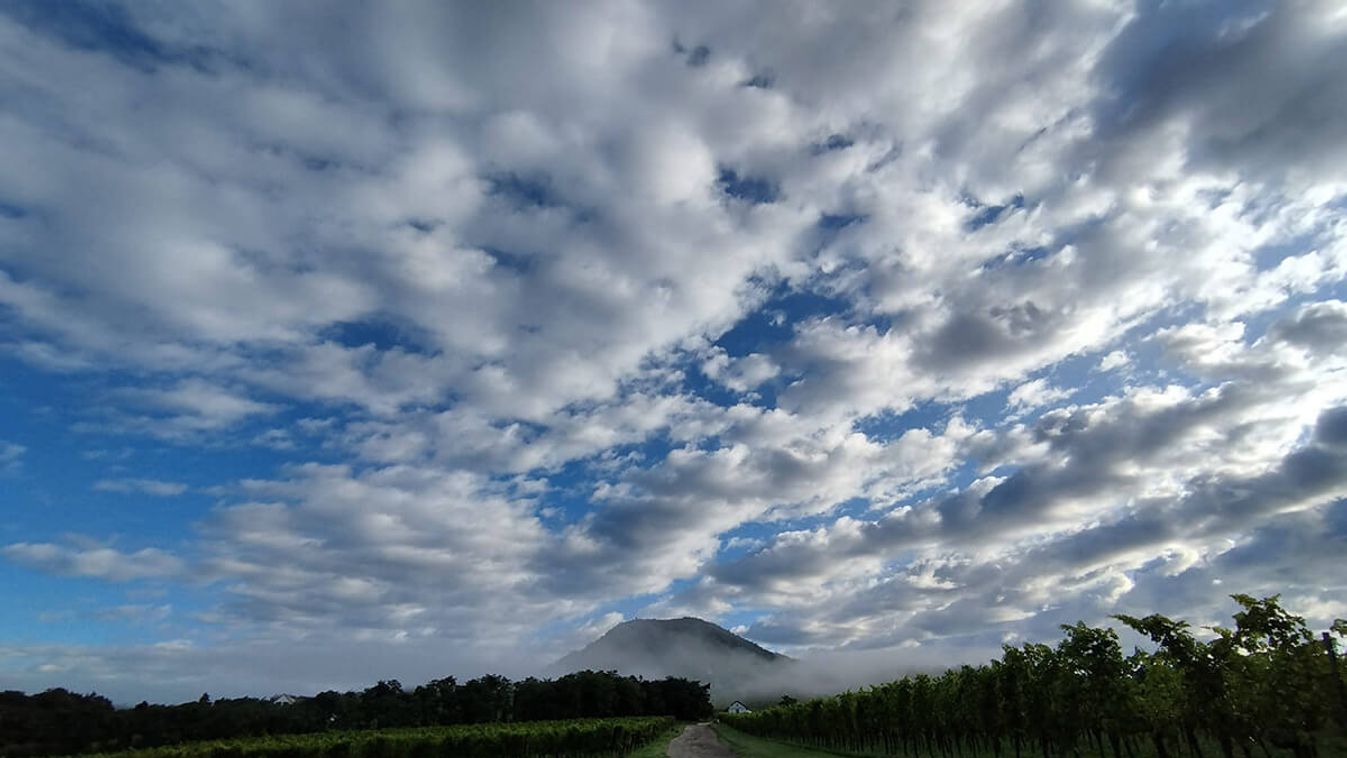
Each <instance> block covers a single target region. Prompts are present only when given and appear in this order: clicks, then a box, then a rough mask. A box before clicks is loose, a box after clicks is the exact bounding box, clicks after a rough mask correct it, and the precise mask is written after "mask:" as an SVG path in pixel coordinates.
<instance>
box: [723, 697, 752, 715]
mask: <svg viewBox="0 0 1347 758" xmlns="http://www.w3.org/2000/svg"><path fill="white" fill-rule="evenodd" d="M750 710H752V709H750V708H749V707H748V706H746V705H744V704H743V703H741V702H739V701H738V700H736V701H734V702H733V703H730V707H729V708H726V709H725V711H726V712H728V713H748V712H749V711H750Z"/></svg>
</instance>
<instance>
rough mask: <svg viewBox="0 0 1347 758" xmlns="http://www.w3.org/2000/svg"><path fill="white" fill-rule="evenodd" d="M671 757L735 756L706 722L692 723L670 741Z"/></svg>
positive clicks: (709, 757) (722, 757) (715, 757)
mask: <svg viewBox="0 0 1347 758" xmlns="http://www.w3.org/2000/svg"><path fill="white" fill-rule="evenodd" d="M669 758H735V756H734V753H733V752H731V751H730V749H729V748H727V747H725V743H723V742H721V741H720V738H719V737H717V736H716V733H715V732H713V731H711V727H709V726H707V725H706V724H691V725H689V726H688V728H687V729H684V730H683V733H682V734H680V735H678V736H677V737H676V738H674V741H673V742H670V743H669Z"/></svg>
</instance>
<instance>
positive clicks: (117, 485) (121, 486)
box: [94, 479, 187, 497]
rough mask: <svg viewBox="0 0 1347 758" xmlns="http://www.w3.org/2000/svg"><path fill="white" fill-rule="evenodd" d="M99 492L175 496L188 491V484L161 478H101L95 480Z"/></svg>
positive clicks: (95, 487)
mask: <svg viewBox="0 0 1347 758" xmlns="http://www.w3.org/2000/svg"><path fill="white" fill-rule="evenodd" d="M94 489H95V490H97V491H99V492H118V493H122V494H128V495H129V494H142V495H153V496H155V497H174V496H176V495H181V494H182V493H184V492H186V491H187V485H185V484H183V483H181V482H166V481H163V480H160V479H99V480H98V481H96V482H94Z"/></svg>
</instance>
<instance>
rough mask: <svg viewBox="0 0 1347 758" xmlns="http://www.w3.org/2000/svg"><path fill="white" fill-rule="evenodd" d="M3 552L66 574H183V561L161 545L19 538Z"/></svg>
mask: <svg viewBox="0 0 1347 758" xmlns="http://www.w3.org/2000/svg"><path fill="white" fill-rule="evenodd" d="M0 555H4V556H5V557H6V558H8V559H10V560H12V561H15V562H17V563H20V564H22V565H24V566H28V567H30V568H35V569H40V570H42V571H49V572H51V573H54V574H62V575H66V576H87V577H95V578H98V579H107V580H108V581H113V582H126V581H131V580H135V579H151V578H168V577H173V576H178V575H181V574H182V571H183V568H184V566H183V562H182V561H181V560H179V559H178V558H177V557H176V556H174V555H173V554H171V553H168V552H165V551H163V550H160V549H158V548H152V547H147V548H142V549H140V550H137V551H135V552H131V553H126V552H122V551H119V550H116V549H114V548H111V547H101V546H92V545H90V546H63V545H56V544H52V543H50V542H37V543H33V542H16V543H13V544H9V545H5V546H4V547H0Z"/></svg>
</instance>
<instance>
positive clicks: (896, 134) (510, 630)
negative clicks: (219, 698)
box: [0, 0, 1347, 701]
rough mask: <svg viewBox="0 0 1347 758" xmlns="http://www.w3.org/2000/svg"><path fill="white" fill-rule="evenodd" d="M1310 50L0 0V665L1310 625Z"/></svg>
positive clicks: (876, 29) (1324, 72)
mask: <svg viewBox="0 0 1347 758" xmlns="http://www.w3.org/2000/svg"><path fill="white" fill-rule="evenodd" d="M1344 55H1347V16H1344V15H1343V14H1342V12H1341V10H1340V9H1339V8H1338V7H1337V4H1336V3H1333V2H1328V1H1327V0H1322V1H1319V0H1303V1H1302V2H1295V3H1265V2H1245V3H1227V2H1197V1H1196V0H1194V1H1191V2H1177V3H1152V2H1123V1H1122V0H1079V1H1078V2H1063V3H1053V4H1049V5H1041V4H1032V3H997V4H987V5H977V4H962V3H939V2H929V3H928V2H908V3H902V4H900V6H893V5H892V4H880V3H877V4H864V3H854V4H846V5H843V6H835V7H829V6H820V5H818V4H814V3H801V4H800V7H798V8H794V9H784V10H783V9H781V8H780V5H779V4H777V3H772V4H770V5H769V6H766V7H764V6H762V5H758V4H754V3H746V4H740V5H734V6H726V5H724V4H719V3H707V4H693V5H687V4H684V3H671V4H662V3H643V4H637V3H629V2H593V3H582V4H578V5H571V4H568V5H567V6H565V7H563V6H559V5H555V4H547V3H542V4H523V3H521V4H490V5H482V4H473V3H461V4H460V3H409V4H405V5H398V6H396V7H390V6H378V7H371V6H367V5H361V4H344V3H338V4H335V5H333V4H330V3H324V4H317V3H300V2H296V3H284V4H272V3H256V4H250V3H243V4H239V3H228V4H217V3H200V4H191V5H184V4H152V3H128V4H121V3H115V2H69V3H61V4H51V3H40V2H33V3H28V2H14V3H8V4H5V5H3V6H0V60H3V61H4V65H3V66H0V94H2V96H3V98H4V101H5V103H6V108H5V110H4V114H3V115H0V140H3V143H4V144H5V145H6V146H7V149H6V150H5V151H4V154H3V156H0V390H2V391H0V509H2V510H3V515H4V518H3V519H0V593H3V594H0V599H2V600H3V601H4V604H5V608H6V613H5V614H3V615H2V616H0V678H3V679H4V680H5V681H6V683H7V686H8V685H10V684H11V683H12V686H17V687H21V688H24V689H29V690H36V689H42V688H45V687H49V686H57V685H61V686H68V687H72V688H75V689H80V690H98V691H100V692H106V693H109V694H111V695H113V696H114V697H115V698H117V699H119V701H134V700H139V699H141V698H144V697H149V698H151V699H165V700H174V699H185V698H194V697H196V696H197V695H198V694H199V693H200V692H201V691H202V690H208V691H210V692H211V693H212V694H216V695H227V694H240V693H252V694H269V693H272V692H279V691H291V692H308V691H316V690H319V689H324V688H328V687H353V686H360V685H363V684H366V683H368V682H371V681H373V680H375V679H379V678H388V677H398V678H399V679H401V680H402V681H405V682H417V681H422V680H425V679H428V678H431V677H434V676H440V675H443V674H446V673H456V674H458V675H472V674H477V673H483V672H485V671H501V672H504V673H507V674H515V675H518V674H522V673H527V672H530V671H533V670H536V669H537V668H538V667H540V666H541V665H542V664H545V663H547V662H549V661H551V660H553V659H555V658H556V657H559V656H560V655H561V654H563V653H564V652H566V651H567V650H569V649H572V648H574V647H577V646H579V645H581V644H583V643H584V642H586V641H587V640H588V639H590V638H592V637H594V636H596V635H597V634H599V633H601V632H602V631H603V630H604V629H606V628H607V627H608V626H611V625H612V624H614V623H616V622H618V621H620V620H622V619H624V618H632V617H637V616H640V617H652V616H653V617H665V616H673V615H697V616H701V617H704V618H708V619H711V620H715V621H718V622H720V623H722V624H724V625H726V626H728V627H732V628H734V629H736V630H738V631H740V632H742V633H744V634H745V635H747V636H749V637H750V638H752V639H754V640H755V641H758V642H761V643H763V644H766V645H768V646H771V647H774V648H777V649H781V650H783V651H785V652H788V653H791V654H793V655H800V656H806V657H807V656H810V655H826V656H840V658H832V659H831V660H845V659H848V658H847V657H848V656H850V658H849V660H852V661H854V662H855V665H856V668H857V669H858V670H859V669H866V670H867V671H868V673H869V674H871V675H873V673H874V671H875V669H876V665H877V664H876V663H875V662H876V661H883V662H884V665H887V666H893V667H897V666H901V665H907V664H912V665H941V664H945V663H954V662H958V661H962V660H972V659H978V658H981V657H985V656H987V655H989V654H991V653H992V652H994V651H995V649H996V647H997V646H998V645H999V644H1000V643H1001V642H1003V641H1015V640H1025V639H1046V638H1051V637H1052V636H1053V635H1054V634H1055V629H1056V625H1057V624H1060V623H1071V622H1074V621H1076V620H1078V619H1083V620H1086V621H1089V622H1091V623H1104V622H1105V621H1106V619H1107V617H1108V615H1109V614H1112V613H1119V612H1125V613H1134V612H1151V611H1160V612H1166V613H1172V614H1176V615H1182V616H1185V617H1187V618H1189V619H1190V620H1191V621H1193V622H1194V623H1195V624H1200V623H1215V622H1218V621H1220V620H1221V619H1222V618H1224V617H1225V616H1227V615H1228V612H1229V610H1230V604H1229V601H1228V600H1227V599H1226V597H1225V596H1226V594H1228V593H1229V592H1237V591H1240V592H1251V593H1272V592H1281V593H1283V595H1284V597H1285V598H1286V601H1287V603H1288V605H1290V606H1291V607H1293V608H1296V609H1298V610H1299V611H1300V612H1302V613H1304V614H1305V615H1306V616H1307V617H1309V619H1310V620H1311V621H1312V623H1314V624H1316V625H1320V626H1325V625H1326V624H1327V623H1328V622H1330V621H1331V620H1332V619H1333V618H1335V617H1340V616H1345V615H1347V606H1344V604H1343V602H1342V600H1341V598H1342V597H1344V589H1347V588H1344V586H1343V583H1342V578H1341V576H1342V575H1341V572H1340V571H1339V570H1335V567H1334V564H1333V563H1332V559H1333V556H1334V555H1340V554H1341V551H1342V548H1343V540H1344V538H1345V537H1347V530H1345V529H1344V525H1345V524H1347V505H1344V503H1343V498H1344V496H1347V473H1345V472H1347V465H1344V464H1347V461H1343V460H1341V459H1342V458H1343V457H1344V456H1347V426H1345V425H1344V423H1343V419H1344V418H1347V417H1344V416H1343V412H1342V411H1341V410H1340V409H1341V408H1342V407H1344V405H1347V380H1345V379H1344V368H1345V367H1347V360H1345V359H1347V351H1344V344H1345V343H1347V303H1344V295H1347V292H1345V291H1344V279H1345V278H1347V220H1345V219H1344V215H1343V209H1344V207H1347V206H1345V205H1344V201H1345V200H1347V183H1344V181H1343V179H1342V177H1344V176H1347V132H1344V126H1343V125H1344V124H1347V84H1344V80H1343V79H1342V78H1341V77H1340V76H1338V75H1337V73H1336V67H1335V65H1334V63H1335V62H1336V61H1340V60H1342V59H1343V57H1344ZM838 665H839V666H841V665H843V664H838Z"/></svg>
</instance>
